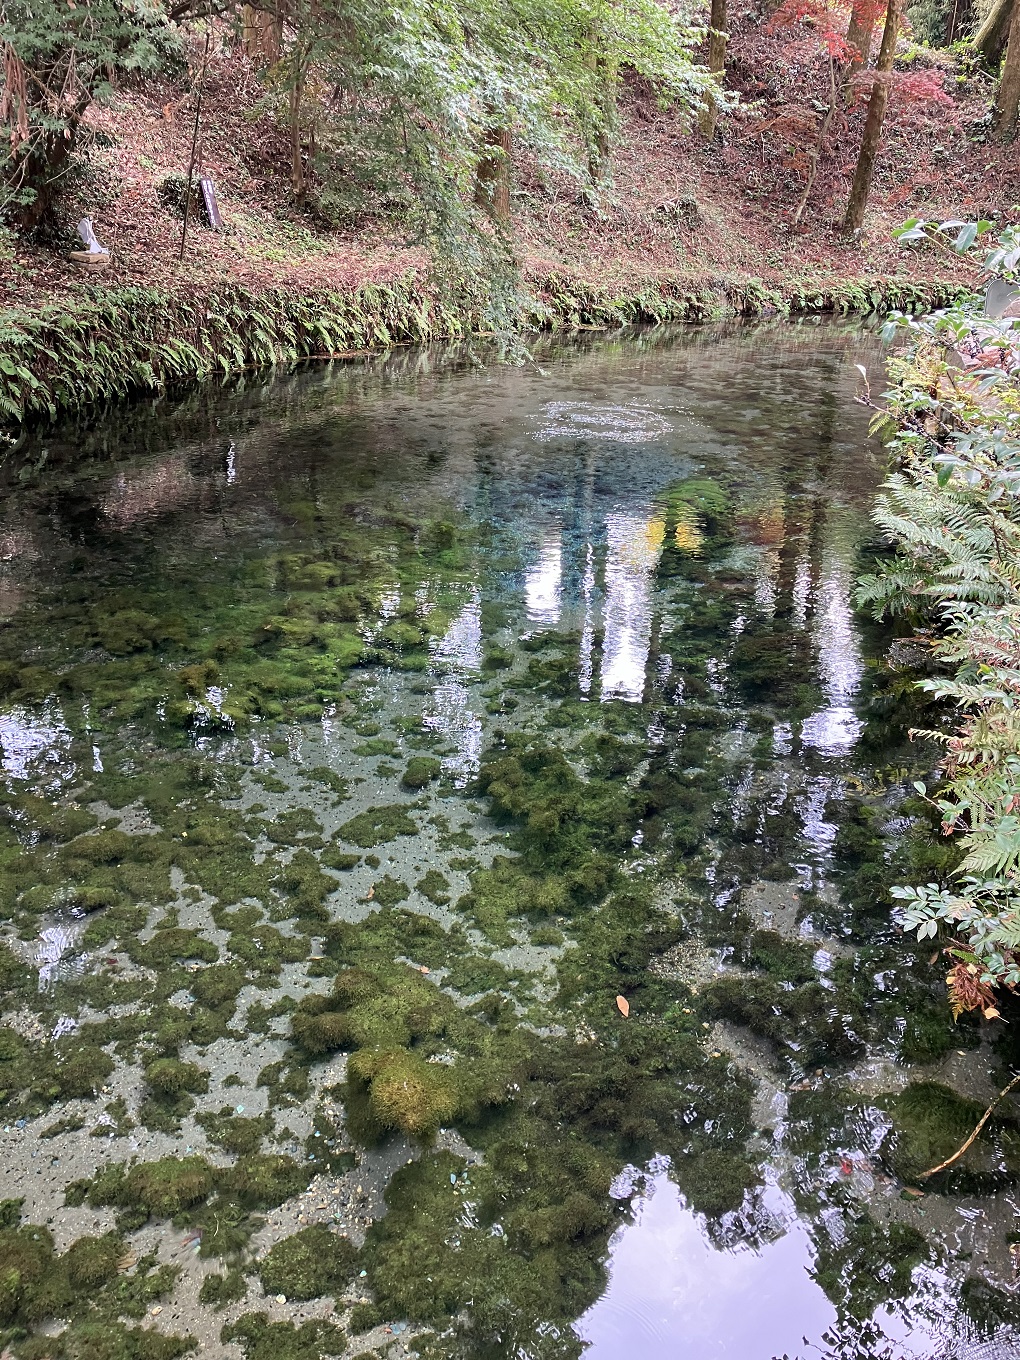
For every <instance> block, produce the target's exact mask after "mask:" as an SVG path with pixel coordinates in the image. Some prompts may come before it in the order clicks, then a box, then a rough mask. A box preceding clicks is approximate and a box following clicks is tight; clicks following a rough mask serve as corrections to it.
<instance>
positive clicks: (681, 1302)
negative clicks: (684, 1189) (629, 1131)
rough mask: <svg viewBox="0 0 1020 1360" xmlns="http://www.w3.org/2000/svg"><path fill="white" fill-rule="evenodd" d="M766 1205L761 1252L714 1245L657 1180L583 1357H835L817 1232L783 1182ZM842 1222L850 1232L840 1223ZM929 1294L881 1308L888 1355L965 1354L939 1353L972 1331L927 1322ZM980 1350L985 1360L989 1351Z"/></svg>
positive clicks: (731, 1238) (1009, 1343) (596, 1310)
mask: <svg viewBox="0 0 1020 1360" xmlns="http://www.w3.org/2000/svg"><path fill="white" fill-rule="evenodd" d="M760 1200H761V1203H760V1204H759V1205H758V1206H757V1209H756V1215H755V1216H756V1218H762V1219H764V1220H767V1222H766V1227H767V1228H768V1231H767V1232H764V1233H759V1234H757V1235H756V1242H755V1245H754V1246H751V1245H749V1244H748V1243H747V1241H746V1240H744V1241H741V1240H740V1238H739V1237H738V1236H737V1235H736V1234H735V1233H729V1234H727V1233H726V1232H725V1231H722V1232H720V1233H717V1234H716V1235H717V1238H718V1240H719V1241H720V1243H721V1246H716V1245H713V1243H712V1241H711V1240H710V1238H709V1236H708V1234H707V1232H706V1229H705V1224H704V1220H703V1219H701V1218H700V1216H699V1215H697V1214H695V1213H694V1212H693V1211H692V1210H691V1209H689V1208H688V1207H687V1205H686V1203H685V1201H684V1198H683V1196H682V1195H681V1194H680V1192H679V1190H678V1189H677V1187H676V1186H675V1185H674V1184H673V1183H672V1181H670V1180H669V1178H668V1176H667V1175H665V1174H659V1175H656V1176H655V1177H654V1178H653V1180H652V1183H651V1190H650V1193H649V1194H648V1195H647V1196H644V1197H642V1198H641V1199H639V1200H637V1201H635V1209H636V1215H635V1221H634V1222H632V1223H628V1224H627V1225H626V1226H625V1227H623V1228H621V1229H620V1230H619V1231H618V1232H617V1234H616V1236H615V1237H614V1239H613V1241H612V1243H611V1247H610V1250H611V1259H610V1267H609V1284H608V1286H607V1288H606V1291H605V1293H604V1294H603V1296H602V1298H600V1299H599V1300H598V1302H597V1303H595V1304H594V1305H593V1306H592V1307H591V1308H590V1309H589V1310H588V1312H587V1313H585V1314H584V1316H583V1317H582V1318H581V1319H580V1320H579V1321H578V1322H577V1323H576V1324H575V1330H576V1331H577V1333H578V1334H579V1336H580V1337H581V1338H582V1339H583V1340H584V1341H586V1342H588V1343H589V1348H588V1349H586V1350H585V1353H584V1354H585V1360H775V1357H778V1356H788V1357H791V1360H792V1357H797V1360H801V1357H806V1356H809V1355H812V1356H821V1355H824V1354H833V1352H832V1351H831V1350H830V1349H829V1348H830V1346H831V1344H832V1343H833V1342H834V1341H836V1339H837V1338H838V1337H839V1335H840V1329H839V1328H838V1325H837V1315H836V1310H835V1308H834V1307H833V1305H832V1303H831V1302H830V1301H829V1299H828V1298H827V1296H826V1295H825V1293H824V1291H823V1290H822V1289H821V1287H820V1286H819V1285H818V1284H817V1283H816V1282H815V1280H814V1279H813V1278H812V1276H811V1271H812V1269H813V1266H814V1259H815V1249H814V1245H813V1243H812V1239H811V1236H810V1234H809V1232H808V1230H807V1227H806V1225H805V1224H804V1223H803V1222H801V1221H800V1220H799V1219H798V1217H797V1209H796V1205H795V1204H794V1201H793V1199H792V1198H791V1197H790V1196H789V1195H788V1194H786V1193H785V1192H784V1191H783V1190H782V1189H780V1188H779V1187H778V1186H776V1185H768V1186H766V1187H765V1188H764V1190H763V1191H762V1193H761V1196H760ZM730 1217H734V1221H735V1225H736V1226H738V1227H739V1226H740V1223H739V1218H740V1216H739V1215H738V1216H727V1218H726V1219H723V1220H722V1224H721V1225H720V1226H721V1227H724V1226H725V1224H726V1223H727V1221H728V1219H729V1218H730ZM838 1223H839V1225H840V1227H841V1226H842V1218H841V1217H840V1218H838ZM744 1226H746V1225H744ZM921 1274H922V1272H919V1276H920V1275H921ZM922 1292H923V1282H921V1289H920V1290H919V1291H918V1297H916V1298H915V1299H913V1300H911V1303H912V1304H913V1305H914V1306H913V1307H911V1306H909V1305H908V1308H907V1310H906V1312H907V1318H906V1319H905V1318H904V1317H903V1316H896V1315H893V1313H892V1312H890V1311H888V1310H887V1309H885V1308H881V1309H879V1310H878V1311H877V1312H876V1313H875V1315H874V1321H875V1323H877V1325H878V1326H879V1327H880V1328H881V1333H882V1334H883V1339H884V1340H885V1341H887V1342H888V1343H889V1349H888V1350H883V1351H882V1354H883V1356H886V1357H887V1360H922V1357H924V1358H925V1360H931V1357H932V1356H933V1355H935V1354H936V1353H937V1354H939V1355H945V1356H947V1357H948V1356H949V1355H953V1356H957V1355H959V1356H962V1355H963V1354H964V1353H965V1352H964V1351H963V1350H957V1349H956V1348H955V1347H954V1348H953V1349H951V1350H949V1351H945V1350H942V1349H938V1332H939V1330H940V1328H941V1326H946V1327H947V1328H951V1329H952V1333H951V1334H953V1335H955V1336H956V1337H957V1339H958V1337H959V1332H960V1330H961V1328H962V1327H963V1326H965V1324H964V1323H963V1320H962V1319H960V1318H959V1317H955V1316H954V1317H952V1318H946V1317H941V1318H940V1317H939V1316H937V1315H936V1316H933V1317H932V1318H931V1319H930V1320H929V1319H928V1318H927V1317H926V1316H925V1311H926V1310H925V1309H924V1301H923V1299H922V1298H921V1297H920V1294H921V1293H922ZM943 1297H944V1296H943ZM826 1334H828V1335H826ZM1014 1336H1015V1334H1014V1333H1013V1332H1012V1331H1011V1330H1009V1331H1008V1332H1007V1331H1006V1330H1005V1329H1004V1331H1003V1333H1002V1334H1001V1335H1000V1337H999V1338H997V1339H996V1340H997V1342H998V1349H996V1350H995V1351H994V1352H992V1351H989V1352H987V1360H992V1356H993V1354H994V1356H995V1360H1020V1350H1018V1349H1017V1348H1016V1341H1015V1339H1014ZM856 1353H857V1351H856V1348H855V1350H854V1354H856ZM862 1353H863V1352H862ZM876 1353H877V1352H876ZM966 1353H969V1352H966ZM839 1354H841V1355H845V1354H847V1352H846V1351H845V1350H842V1351H839ZM868 1354H871V1351H870V1350H869V1351H868ZM975 1354H976V1356H977V1355H978V1354H980V1355H981V1360H985V1355H984V1354H983V1353H981V1352H980V1351H979V1352H976V1353H975Z"/></svg>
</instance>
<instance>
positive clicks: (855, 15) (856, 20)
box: [846, 3, 875, 66]
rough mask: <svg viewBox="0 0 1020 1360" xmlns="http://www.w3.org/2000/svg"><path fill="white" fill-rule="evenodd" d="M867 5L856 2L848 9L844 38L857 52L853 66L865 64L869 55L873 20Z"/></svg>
mask: <svg viewBox="0 0 1020 1360" xmlns="http://www.w3.org/2000/svg"><path fill="white" fill-rule="evenodd" d="M868 8H869V7H868V5H867V3H864V4H856V5H854V7H853V9H852V10H851V11H850V23H849V25H848V26H847V30H846V40H847V42H848V43H849V44H850V46H851V47H852V48H853V49H854V51H855V52H856V53H857V56H856V58H855V60H854V63H853V64H854V65H855V66H858V65H859V66H867V64H868V58H869V57H870V56H871V42H872V39H873V38H874V36H875V21H874V19H873V18H871V16H870V14H869V13H868Z"/></svg>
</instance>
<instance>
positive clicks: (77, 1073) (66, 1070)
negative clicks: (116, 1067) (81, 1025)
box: [57, 1044, 113, 1097]
mask: <svg viewBox="0 0 1020 1360" xmlns="http://www.w3.org/2000/svg"><path fill="white" fill-rule="evenodd" d="M112 1071H113V1059H112V1058H110V1057H109V1056H108V1055H107V1054H106V1053H104V1052H103V1051H102V1049H100V1048H93V1047H91V1046H89V1045H87V1044H86V1045H82V1046H81V1047H79V1048H76V1049H74V1050H73V1051H72V1052H71V1054H70V1056H69V1057H68V1058H67V1060H66V1062H63V1063H61V1064H59V1065H58V1067H57V1081H58V1082H59V1084H60V1092H61V1095H64V1096H85V1097H87V1096H93V1095H95V1094H96V1092H97V1091H98V1090H99V1088H100V1087H101V1086H102V1085H103V1083H104V1082H105V1081H106V1079H107V1077H108V1076H109V1075H110V1074H111V1072H112Z"/></svg>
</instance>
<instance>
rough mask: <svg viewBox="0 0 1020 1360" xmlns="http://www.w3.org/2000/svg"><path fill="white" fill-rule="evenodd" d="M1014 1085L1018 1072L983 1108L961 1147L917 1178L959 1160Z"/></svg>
mask: <svg viewBox="0 0 1020 1360" xmlns="http://www.w3.org/2000/svg"><path fill="white" fill-rule="evenodd" d="M1014 1086H1020V1072H1018V1073H1017V1074H1016V1076H1015V1077H1014V1078H1013V1080H1012V1081H1011V1082H1010V1083H1009V1085H1008V1086H1004V1087H1003V1088H1002V1090H1001V1091H1000V1092H999V1094H998V1095H997V1096H996V1097H995V1099H994V1100H993V1101H992V1103H991V1105H989V1107H988V1109H987V1110H985V1112H984V1114H983V1115H982V1116H981V1118H980V1119H979V1120H978V1122H977V1127H976V1128H975V1129H974V1132H973V1133H972V1134H971V1135H970V1137H969V1138H968V1139H967V1141H966V1142H965V1143H964V1145H963V1147H961V1148H958V1149H957V1150H956V1152H954V1153H953V1155H952V1156H951V1157H947V1158H946V1160H945V1161H944V1162H939V1164H938V1166H933V1167H932V1168H931V1169H930V1170H929V1171H922V1172H921V1174H920V1176H918V1178H917V1179H918V1180H919V1181H926V1180H927V1179H928V1177H929V1176H934V1175H935V1173H936V1172H937V1171H945V1169H946V1167H947V1166H952V1165H953V1163H954V1162H956V1161H959V1159H960V1158H961V1157H962V1156H963V1154H964V1153H965V1152H966V1151H967V1149H968V1148H969V1147H970V1146H971V1145H972V1144H973V1143H975V1142H976V1141H977V1137H978V1134H980V1132H981V1130H982V1129H983V1128H984V1126H985V1125H986V1124H987V1123H988V1120H989V1119H990V1118H991V1115H992V1111H993V1110H994V1109H995V1107H996V1105H998V1103H999V1101H1000V1100H1003V1099H1004V1098H1005V1097H1006V1096H1008V1095H1009V1093H1010V1091H1012V1089H1013V1087H1014Z"/></svg>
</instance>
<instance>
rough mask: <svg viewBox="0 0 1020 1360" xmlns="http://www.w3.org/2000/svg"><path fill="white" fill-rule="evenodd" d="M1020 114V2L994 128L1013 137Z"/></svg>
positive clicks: (1014, 7)
mask: <svg viewBox="0 0 1020 1360" xmlns="http://www.w3.org/2000/svg"><path fill="white" fill-rule="evenodd" d="M1018 114H1020V4H1015V5H1014V6H1013V22H1012V23H1011V24H1010V26H1009V42H1008V43H1007V45H1006V60H1005V62H1004V63H1003V67H1002V79H1001V80H1000V81H999V92H998V94H997V95H996V97H995V112H994V113H993V115H992V130H993V131H994V132H996V133H998V135H999V136H1000V137H1012V136H1013V134H1014V133H1015V132H1016V124H1017V117H1018Z"/></svg>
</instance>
